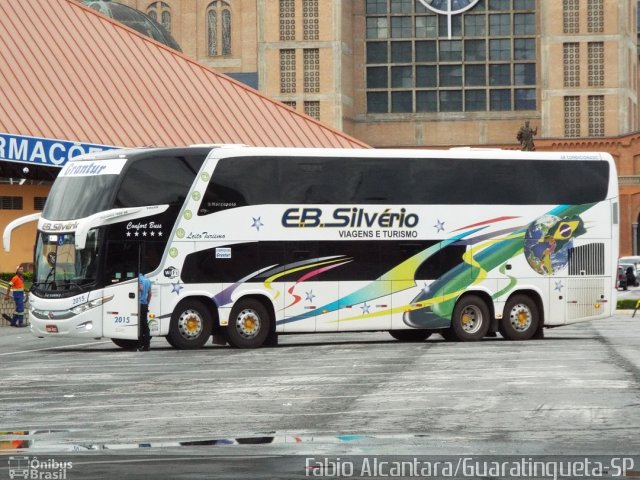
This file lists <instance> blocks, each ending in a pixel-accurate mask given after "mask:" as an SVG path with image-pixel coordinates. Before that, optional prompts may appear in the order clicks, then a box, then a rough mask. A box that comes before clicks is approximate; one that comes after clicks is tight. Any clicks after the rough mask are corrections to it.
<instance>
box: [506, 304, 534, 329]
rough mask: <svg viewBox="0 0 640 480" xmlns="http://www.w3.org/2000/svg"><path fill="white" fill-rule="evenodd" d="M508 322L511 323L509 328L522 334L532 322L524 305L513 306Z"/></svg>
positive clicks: (529, 313)
mask: <svg viewBox="0 0 640 480" xmlns="http://www.w3.org/2000/svg"><path fill="white" fill-rule="evenodd" d="M509 320H510V321H511V326H512V327H513V328H514V329H515V330H516V331H518V332H524V331H525V330H527V329H528V328H529V327H530V326H531V323H532V322H533V318H532V315H531V310H530V309H529V307H527V306H526V305H523V304H522V303H518V304H517V305H514V306H513V308H512V309H511V312H509Z"/></svg>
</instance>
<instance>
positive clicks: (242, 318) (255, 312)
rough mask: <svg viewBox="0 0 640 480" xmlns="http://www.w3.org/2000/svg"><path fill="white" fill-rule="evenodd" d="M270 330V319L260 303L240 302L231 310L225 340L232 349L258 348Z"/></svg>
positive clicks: (248, 300) (254, 301)
mask: <svg viewBox="0 0 640 480" xmlns="http://www.w3.org/2000/svg"><path fill="white" fill-rule="evenodd" d="M270 329H271V317H270V316H269V312H268V311H267V309H266V308H265V306H264V305H263V304H262V303H261V302H260V301H258V300H256V299H253V298H250V299H246V300H240V301H239V302H237V303H236V304H235V305H234V307H233V308H232V309H231V315H229V325H227V339H228V341H229V345H231V346H232V347H236V348H258V347H261V346H262V345H263V344H264V342H265V341H266V340H267V337H268V336H269V331H270Z"/></svg>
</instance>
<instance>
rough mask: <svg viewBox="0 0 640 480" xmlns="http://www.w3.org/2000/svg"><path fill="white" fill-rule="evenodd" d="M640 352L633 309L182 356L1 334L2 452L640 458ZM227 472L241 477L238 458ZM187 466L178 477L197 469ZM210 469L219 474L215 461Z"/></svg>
mask: <svg viewBox="0 0 640 480" xmlns="http://www.w3.org/2000/svg"><path fill="white" fill-rule="evenodd" d="M639 345H640V316H638V317H636V318H631V316H630V312H621V313H620V314H619V315H618V316H616V317H614V318H613V319H609V320H603V321H599V322H591V323H585V324H579V325H575V326H567V327H563V328H558V329H553V330H547V331H546V338H545V339H544V340H541V341H529V342H520V343H519V342H508V341H504V340H502V339H500V338H498V339H486V340H485V341H482V342H479V343H448V342H444V341H443V340H442V339H441V338H440V337H439V336H434V337H432V338H431V339H429V340H427V341H426V342H423V343H419V344H409V343H400V342H397V341H395V340H393V339H391V337H390V336H389V335H388V334H386V333H384V332H382V333H365V334H361V333H349V334H317V335H306V336H304V335H296V336H283V337H281V342H280V346H279V347H277V348H267V349H259V350H251V351H241V350H234V349H231V348H228V347H219V346H213V345H210V346H207V347H206V348H204V349H202V350H198V351H176V350H173V349H171V348H170V347H169V345H168V344H167V343H166V342H165V341H164V339H154V341H153V343H152V351H151V352H149V353H143V352H141V353H138V352H127V351H123V350H120V349H119V348H117V347H115V346H114V345H113V344H112V343H111V342H110V341H92V342H79V341H77V340H69V339H67V340H58V339H37V338H34V337H32V336H31V335H30V333H28V332H27V331H26V329H21V330H20V329H13V328H10V327H3V328H0V364H1V365H2V369H1V370H0V386H1V387H2V389H1V390H0V430H2V431H4V432H25V433H26V436H16V435H5V436H4V440H5V445H6V442H7V441H9V440H14V441H15V440H19V439H21V438H26V439H27V440H28V446H29V447H30V448H29V449H27V450H25V451H24V452H26V453H27V454H34V453H38V452H40V458H43V457H42V455H43V453H42V452H49V453H50V454H54V453H55V454H58V455H59V454H61V453H62V452H64V451H72V450H74V449H75V450H82V451H96V450H97V451H100V452H102V453H103V454H104V453H105V452H106V450H105V449H109V452H111V453H113V452H118V453H124V452H127V454H131V453H132V452H134V453H135V452H138V453H139V452H140V451H141V450H140V448H139V447H141V446H142V447H145V448H146V447H151V448H148V449H147V450H145V454H146V453H147V452H151V453H149V454H158V452H162V454H163V455H166V454H168V453H172V454H173V455H174V456H175V455H177V456H178V457H180V456H183V455H187V452H189V453H188V454H189V455H192V454H193V450H192V449H187V448H185V447H184V446H182V447H180V445H181V444H184V443H185V442H187V443H188V444H193V442H197V443H200V444H204V445H207V447H206V450H202V447H201V448H200V449H199V450H197V451H196V452H197V453H198V454H203V453H204V454H205V457H207V456H210V455H214V456H217V457H220V456H226V455H241V456H244V455H248V456H249V458H252V459H253V460H252V461H256V456H259V457H260V458H262V455H282V454H288V453H291V454H296V455H311V454H313V455H315V454H318V453H323V454H332V455H336V454H337V455H347V454H363V455H369V454H389V455H399V454H412V455H416V454H420V455H441V454H442V455H457V454H475V455H480V454H486V455H496V454H513V455H557V454H577V455H592V454H612V455H622V454H638V452H640V438H639V437H638V435H637V432H638V431H640V348H639ZM2 440H3V437H2V434H0V444H2ZM247 443H252V445H247ZM230 444H233V445H230ZM223 445H226V446H223ZM154 447H156V448H154ZM154 458H156V461H157V462H158V461H159V462H161V460H158V458H160V457H158V456H157V455H156V456H155V457H154ZM243 458H244V457H243ZM265 458H266V457H265ZM269 458H270V457H269ZM297 461H298V463H299V460H297ZM76 462H78V459H76ZM243 462H245V461H244V460H243ZM241 463H242V462H241ZM189 464H190V465H192V466H193V465H200V464H199V463H198V462H197V461H195V460H193V459H192V461H189ZM154 465H155V466H156V467H157V468H159V469H160V471H162V469H163V468H165V466H163V465H162V464H157V463H155V464H154ZM229 465H230V466H229V468H230V469H232V470H233V471H235V472H236V473H238V471H237V468H238V463H237V462H235V463H234V462H231V463H230V464H229ZM3 466H4V465H0V467H3ZM638 466H639V467H640V464H639V465H638ZM291 468H293V471H294V472H296V471H301V470H300V466H299V465H297V466H292V467H291ZM296 469H297V470H296ZM76 471H77V470H76ZM186 471H187V470H185V472H186ZM188 471H189V476H185V478H196V477H197V475H196V473H194V472H193V471H191V470H188ZM202 471H210V469H209V468H208V467H207V462H206V460H203V463H202ZM222 471H223V470H221V472H222ZM94 473H95V472H94ZM111 473H113V472H111ZM129 473H130V472H129ZM174 473H175V472H174ZM227 473H228V471H227ZM252 473H253V474H255V473H256V472H255V471H253V472H252ZM3 475H4V474H3V473H2V468H0V479H1V478H3ZM185 475H186V473H185ZM221 475H222V473H221ZM238 475H239V474H238ZM247 475H248V476H247V478H250V476H251V475H249V474H247ZM67 478H74V477H73V476H68V477H67ZM75 478H80V477H75ZM91 478H102V477H100V476H99V475H98V476H92V477H91ZM104 478H107V474H106V473H105V477H104ZM127 478H133V477H129V476H128V477H127ZM136 478H144V477H136ZM161 478H169V477H161ZM171 478H178V477H177V476H175V475H173V476H172V477H171ZM197 478H200V477H197ZM202 478H204V477H202ZM210 478H211V477H210ZM216 478H232V477H226V476H220V477H216ZM237 478H240V476H237ZM243 478H244V477H243ZM272 478H275V477H272Z"/></svg>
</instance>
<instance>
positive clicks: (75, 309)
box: [71, 295, 113, 315]
mask: <svg viewBox="0 0 640 480" xmlns="http://www.w3.org/2000/svg"><path fill="white" fill-rule="evenodd" d="M111 300H113V295H109V296H108V297H102V298H96V299H95V300H91V301H90V302H87V303H83V304H82V305H78V306H76V307H73V308H72V309H71V311H72V312H73V313H74V314H76V315H80V314H81V313H82V312H86V311H87V310H91V309H92V308H96V307H99V306H100V305H103V304H105V303H107V302H109V301H111Z"/></svg>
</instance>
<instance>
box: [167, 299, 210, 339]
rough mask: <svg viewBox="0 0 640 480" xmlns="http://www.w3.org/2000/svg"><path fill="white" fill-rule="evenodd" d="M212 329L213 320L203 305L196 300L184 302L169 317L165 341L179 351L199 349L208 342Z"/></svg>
mask: <svg viewBox="0 0 640 480" xmlns="http://www.w3.org/2000/svg"><path fill="white" fill-rule="evenodd" d="M212 329H213V319H212V318H211V313H210V312H209V310H208V309H207V308H206V307H205V305H204V304H203V303H202V302H200V301H198V300H186V301H183V302H181V303H179V304H178V306H177V307H176V309H175V310H174V311H173V314H172V315H171V324H170V325H169V335H167V341H168V342H169V344H170V345H172V346H173V347H174V348H177V349H179V350H189V349H192V348H200V347H202V346H203V345H204V344H205V343H207V340H209V337H210V336H211V331H212Z"/></svg>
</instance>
